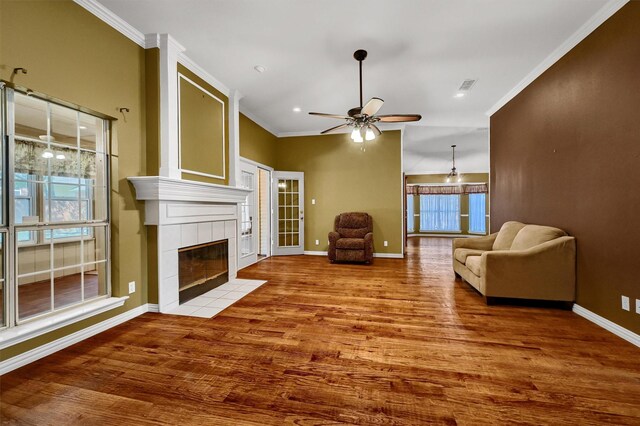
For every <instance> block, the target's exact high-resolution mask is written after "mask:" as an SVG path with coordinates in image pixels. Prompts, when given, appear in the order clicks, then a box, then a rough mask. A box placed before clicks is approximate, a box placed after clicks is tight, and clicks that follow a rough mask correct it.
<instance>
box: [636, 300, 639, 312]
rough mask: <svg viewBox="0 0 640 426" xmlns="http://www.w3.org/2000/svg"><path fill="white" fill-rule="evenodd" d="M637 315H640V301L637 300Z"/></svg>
mask: <svg viewBox="0 0 640 426" xmlns="http://www.w3.org/2000/svg"><path fill="white" fill-rule="evenodd" d="M636 314H640V299H636Z"/></svg>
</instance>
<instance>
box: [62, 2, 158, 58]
mask: <svg viewBox="0 0 640 426" xmlns="http://www.w3.org/2000/svg"><path fill="white" fill-rule="evenodd" d="M73 1H74V2H75V3H76V4H78V5H80V6H82V7H83V8H85V9H86V10H87V11H89V12H91V13H92V14H94V15H95V16H96V17H98V18H99V19H100V20H102V21H103V22H105V23H107V24H108V25H110V26H111V27H112V28H114V29H116V30H118V31H119V32H120V33H121V34H122V35H124V36H126V37H127V38H128V39H129V40H131V41H133V42H134V43H136V44H137V45H139V46H140V47H145V46H146V40H145V35H144V34H142V33H141V32H140V31H138V30H137V29H136V28H134V27H133V26H132V25H129V23H127V22H126V21H125V20H124V19H122V18H121V17H119V16H118V15H116V14H115V13H113V12H112V11H110V10H109V9H107V8H106V7H104V6H103V5H102V4H101V3H99V2H97V1H96V0H73Z"/></svg>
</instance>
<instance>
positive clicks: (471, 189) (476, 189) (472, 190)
mask: <svg viewBox="0 0 640 426" xmlns="http://www.w3.org/2000/svg"><path fill="white" fill-rule="evenodd" d="M488 192H489V188H488V187H487V184H486V183H482V184H479V185H464V193H465V194H487V193H488Z"/></svg>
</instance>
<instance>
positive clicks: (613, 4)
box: [486, 0, 629, 116]
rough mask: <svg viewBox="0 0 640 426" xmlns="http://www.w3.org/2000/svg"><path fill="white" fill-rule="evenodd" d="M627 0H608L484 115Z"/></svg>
mask: <svg viewBox="0 0 640 426" xmlns="http://www.w3.org/2000/svg"><path fill="white" fill-rule="evenodd" d="M628 2H629V0H609V2H607V4H605V5H604V6H603V7H602V8H601V9H600V10H599V11H598V12H596V14H595V15H593V16H592V17H591V19H589V20H588V21H587V22H585V23H584V25H582V26H581V27H580V28H579V29H578V31H576V32H575V33H573V34H572V35H571V36H570V37H569V38H568V39H567V40H565V42H564V43H562V44H561V45H560V46H558V47H557V48H556V49H555V50H554V51H553V52H551V54H550V55H549V56H547V57H546V58H545V59H544V60H543V61H542V62H541V63H540V64H539V65H538V66H537V67H535V68H534V69H533V70H532V71H531V72H530V73H529V74H527V76H526V77H525V78H523V79H522V80H521V81H520V82H519V83H518V84H517V85H516V86H515V87H514V88H513V89H511V90H510V91H509V92H508V93H507V94H506V95H504V96H503V97H502V98H501V99H500V100H499V101H498V102H496V103H495V104H494V105H493V106H492V107H491V108H489V110H488V111H487V112H486V115H488V116H491V115H493V114H495V113H496V112H497V111H498V110H499V109H500V108H502V107H503V106H505V105H506V104H507V103H508V102H509V101H510V100H511V99H513V98H515V97H516V95H518V93H520V92H521V91H523V90H524V89H525V88H526V87H527V86H528V85H529V84H531V83H532V82H533V81H534V80H535V79H536V78H538V77H540V75H542V73H543V72H545V71H546V70H547V69H549V68H550V67H551V66H552V65H553V64H555V63H556V62H558V60H559V59H560V58H562V57H563V56H564V55H566V54H567V53H568V52H569V51H570V50H571V49H573V48H574V47H575V46H576V45H577V44H578V43H580V42H581V41H582V40H584V39H585V38H586V37H587V36H588V35H589V34H591V33H592V32H593V31H594V30H595V29H596V28H598V27H599V26H600V25H602V23H603V22H605V21H606V20H607V19H609V18H610V17H611V16H613V14H615V13H616V12H617V11H618V10H620V8H622V6H624V5H625V4H627V3H628Z"/></svg>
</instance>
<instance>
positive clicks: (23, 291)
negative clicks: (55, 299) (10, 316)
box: [16, 231, 51, 319]
mask: <svg viewBox="0 0 640 426" xmlns="http://www.w3.org/2000/svg"><path fill="white" fill-rule="evenodd" d="M27 232H29V233H31V234H33V235H34V238H36V234H41V233H42V232H43V231H27ZM16 265H17V271H16V272H17V274H18V317H19V318H20V319H24V318H27V317H30V316H33V315H37V314H40V313H44V312H48V311H49V310H50V309H51V247H50V246H49V245H39V246H34V245H30V246H19V247H18V257H17V259H16Z"/></svg>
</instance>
